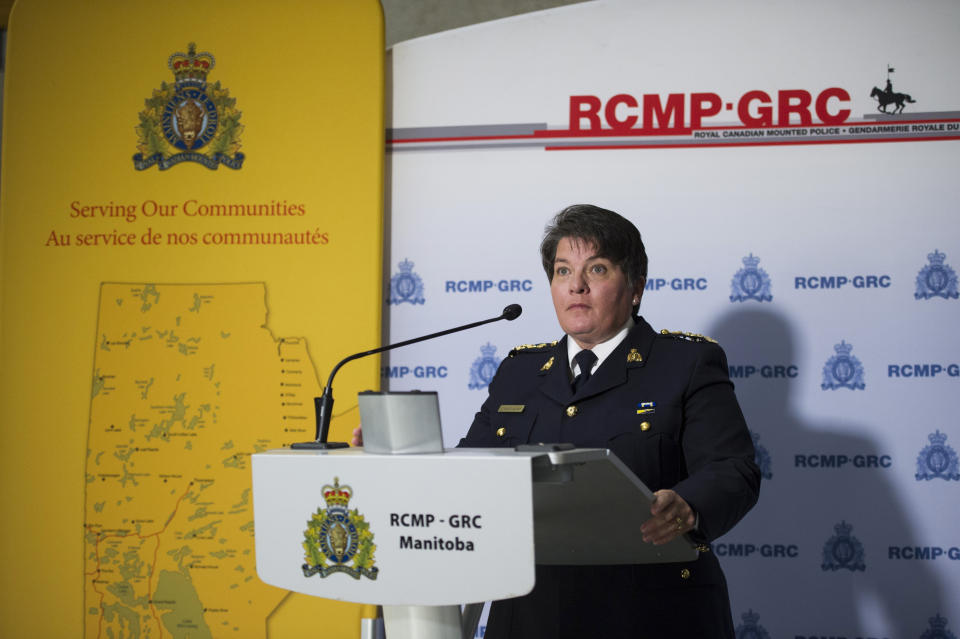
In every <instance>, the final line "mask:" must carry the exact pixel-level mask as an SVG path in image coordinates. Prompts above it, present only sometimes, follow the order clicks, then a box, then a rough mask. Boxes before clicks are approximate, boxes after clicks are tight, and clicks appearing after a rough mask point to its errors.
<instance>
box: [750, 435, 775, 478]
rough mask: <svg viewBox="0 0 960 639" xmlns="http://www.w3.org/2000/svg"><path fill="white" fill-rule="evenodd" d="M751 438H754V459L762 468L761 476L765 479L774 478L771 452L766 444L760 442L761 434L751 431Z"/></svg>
mask: <svg viewBox="0 0 960 639" xmlns="http://www.w3.org/2000/svg"><path fill="white" fill-rule="evenodd" d="M750 439H752V440H753V449H754V451H756V452H755V454H754V456H753V461H754V462H755V463H756V464H757V466H758V467H759V468H760V476H761V477H763V478H764V479H773V470H772V468H771V459H770V453H769V452H767V448H766V447H765V446H761V445H760V444H759V440H760V435H758V434H757V433H755V432H753V431H752V430H751V431H750Z"/></svg>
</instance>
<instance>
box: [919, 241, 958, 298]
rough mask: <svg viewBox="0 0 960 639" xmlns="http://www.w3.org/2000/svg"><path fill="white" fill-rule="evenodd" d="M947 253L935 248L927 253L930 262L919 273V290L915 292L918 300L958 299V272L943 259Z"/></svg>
mask: <svg viewBox="0 0 960 639" xmlns="http://www.w3.org/2000/svg"><path fill="white" fill-rule="evenodd" d="M946 257H947V255H946V253H941V252H940V251H938V250H936V249H934V251H933V253H927V260H929V262H930V263H929V264H927V265H926V266H924V267H923V268H922V269H920V272H919V273H917V292H916V293H914V294H913V296H914V297H915V298H917V299H918V300H928V299H930V298H931V297H942V298H943V299H951V298H953V299H957V298H958V297H960V291H958V290H957V274H956V273H955V272H954V270H953V269H952V268H950V266H949V265H948V264H944V262H943V260H944V259H945V258H946Z"/></svg>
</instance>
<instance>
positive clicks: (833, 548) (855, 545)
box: [820, 521, 867, 572]
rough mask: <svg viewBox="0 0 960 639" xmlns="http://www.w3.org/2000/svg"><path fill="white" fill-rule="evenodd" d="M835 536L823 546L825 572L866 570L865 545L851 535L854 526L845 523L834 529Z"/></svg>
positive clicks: (842, 522)
mask: <svg viewBox="0 0 960 639" xmlns="http://www.w3.org/2000/svg"><path fill="white" fill-rule="evenodd" d="M833 529H834V531H836V533H837V534H835V535H834V536H833V537H831V538H830V539H828V540H827V543H825V544H824V545H823V564H821V566H820V567H821V568H822V569H823V570H833V571H836V570H843V569H846V570H849V571H850V572H855V571H857V570H866V569H867V566H866V564H864V562H863V544H861V543H860V540H859V539H857V538H856V537H854V536H853V535H851V534H850V531H851V530H853V526H851V525H850V524H848V523H847V522H845V521H841V522H840V523H839V524H837V525H836V526H834V527H833Z"/></svg>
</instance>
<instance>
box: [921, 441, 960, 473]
mask: <svg viewBox="0 0 960 639" xmlns="http://www.w3.org/2000/svg"><path fill="white" fill-rule="evenodd" d="M927 438H928V439H929V440H930V445H929V446H924V447H923V450H921V451H920V454H919V455H917V475H916V477H917V481H920V480H921V479H926V480H927V481H929V480H931V479H945V480H947V481H950V480H953V481H960V461H958V459H957V451H955V450H954V449H953V447H951V446H947V436H946V435H945V434H943V433H941V432H940V431H939V430H937V431H936V432H935V433H931V434H930V435H929V436H928V437H927Z"/></svg>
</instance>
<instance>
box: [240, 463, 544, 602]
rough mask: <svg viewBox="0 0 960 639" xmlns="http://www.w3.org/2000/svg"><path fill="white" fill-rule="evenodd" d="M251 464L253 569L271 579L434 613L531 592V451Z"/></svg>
mask: <svg viewBox="0 0 960 639" xmlns="http://www.w3.org/2000/svg"><path fill="white" fill-rule="evenodd" d="M252 459H253V464H252V466H253V510H254V519H255V521H256V556H257V574H258V575H259V576H260V579H262V580H263V581H264V582H266V583H268V584H271V585H273V586H277V587H279V588H284V589H286V590H292V591H295V592H301V593H304V594H308V595H313V596H317V597H325V598H328V599H338V600H343V601H354V602H362V603H376V604H383V605H428V606H437V605H454V604H461V603H464V602H473V601H486V600H489V599H504V598H508V597H517V596H520V595H524V594H526V593H528V592H530V590H532V589H533V584H534V541H533V501H532V499H533V498H532V489H531V457H530V456H527V455H516V454H515V453H513V451H511V450H502V451H491V450H470V449H464V450H454V451H447V452H445V453H442V454H422V455H374V454H370V453H364V452H363V450H362V449H342V450H335V451H292V450H275V451H269V452H265V453H259V454H256V455H253V456H252ZM467 576H469V577H467ZM414 582H415V583H416V587H415V588H413V587H411V583H414Z"/></svg>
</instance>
